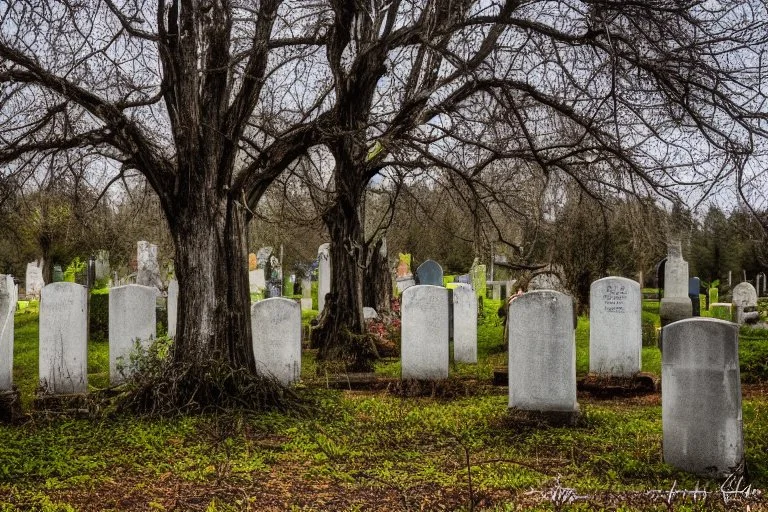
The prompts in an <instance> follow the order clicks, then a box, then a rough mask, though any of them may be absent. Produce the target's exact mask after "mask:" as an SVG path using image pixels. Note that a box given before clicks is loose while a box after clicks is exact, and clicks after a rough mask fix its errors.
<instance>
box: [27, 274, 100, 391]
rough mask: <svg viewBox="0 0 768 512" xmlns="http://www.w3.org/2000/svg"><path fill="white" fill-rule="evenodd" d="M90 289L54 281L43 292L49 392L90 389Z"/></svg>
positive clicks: (43, 359)
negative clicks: (88, 313)
mask: <svg viewBox="0 0 768 512" xmlns="http://www.w3.org/2000/svg"><path fill="white" fill-rule="evenodd" d="M87 311H88V290H87V289H86V288H85V287H84V286H81V285H79V284H76V283H51V284H49V285H48V286H46V287H44V288H43V290H42V292H41V293H40V354H39V371H40V375H39V376H40V386H41V387H42V388H43V389H45V390H46V392H47V393H53V394H71V393H86V392H88V315H87Z"/></svg>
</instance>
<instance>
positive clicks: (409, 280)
mask: <svg viewBox="0 0 768 512" xmlns="http://www.w3.org/2000/svg"><path fill="white" fill-rule="evenodd" d="M395 285H396V286H397V291H398V292H400V293H403V292H404V291H405V290H407V289H408V288H410V287H411V286H416V280H415V279H414V278H413V277H398V278H397V279H396V280H395Z"/></svg>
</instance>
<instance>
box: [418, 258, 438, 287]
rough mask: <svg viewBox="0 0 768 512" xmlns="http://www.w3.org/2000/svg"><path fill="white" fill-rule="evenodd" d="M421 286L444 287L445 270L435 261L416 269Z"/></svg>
mask: <svg viewBox="0 0 768 512" xmlns="http://www.w3.org/2000/svg"><path fill="white" fill-rule="evenodd" d="M416 276H417V277H418V279H419V284H420V285H430V284H431V285H433V286H443V268H442V267H441V266H440V264H439V263H437V262H436V261H433V260H427V261H425V262H424V263H422V264H421V265H419V268H417V269H416Z"/></svg>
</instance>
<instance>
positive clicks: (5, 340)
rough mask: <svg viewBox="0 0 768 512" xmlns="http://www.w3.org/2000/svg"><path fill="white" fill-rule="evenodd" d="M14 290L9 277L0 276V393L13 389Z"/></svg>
mask: <svg viewBox="0 0 768 512" xmlns="http://www.w3.org/2000/svg"><path fill="white" fill-rule="evenodd" d="M15 288H16V285H15V284H13V278H12V277H11V276H10V275H5V274H0V391H10V390H11V389H12V388H13V315H14V314H15V312H16V301H15V300H14V299H15V297H16V291H15Z"/></svg>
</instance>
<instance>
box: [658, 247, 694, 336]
mask: <svg viewBox="0 0 768 512" xmlns="http://www.w3.org/2000/svg"><path fill="white" fill-rule="evenodd" d="M667 251H668V252H667V261H666V263H665V266H664V297H662V299H661V304H660V306H659V316H660V317H661V325H667V324H670V323H672V322H676V321H678V320H681V319H683V318H690V317H691V316H692V315H693V306H692V305H691V298H690V297H689V296H688V262H687V261H685V260H684V259H683V256H682V249H681V246H680V241H679V240H673V241H671V242H670V243H669V244H668V245H667ZM662 339H663V333H662Z"/></svg>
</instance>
